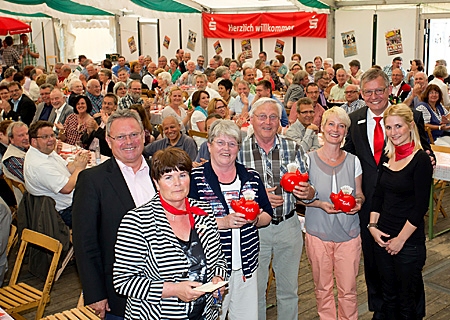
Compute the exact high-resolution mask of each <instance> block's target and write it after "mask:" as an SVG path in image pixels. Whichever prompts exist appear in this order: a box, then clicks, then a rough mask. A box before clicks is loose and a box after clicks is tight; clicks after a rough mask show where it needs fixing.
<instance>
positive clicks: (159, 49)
mask: <svg viewBox="0 0 450 320" xmlns="http://www.w3.org/2000/svg"><path fill="white" fill-rule="evenodd" d="M160 32H161V30H160V28H159V19H157V20H156V33H157V35H158V56H157V57H156V61H158V58H159V57H160V56H161V34H160Z"/></svg>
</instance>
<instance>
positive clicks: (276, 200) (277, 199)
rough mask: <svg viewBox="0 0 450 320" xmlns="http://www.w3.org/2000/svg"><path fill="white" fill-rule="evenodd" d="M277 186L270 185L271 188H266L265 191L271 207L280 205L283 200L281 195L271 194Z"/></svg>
mask: <svg viewBox="0 0 450 320" xmlns="http://www.w3.org/2000/svg"><path fill="white" fill-rule="evenodd" d="M277 188H278V187H272V188H266V192H267V197H268V198H269V201H270V204H271V205H272V208H276V207H279V206H282V205H283V203H284V201H283V197H282V196H279V195H276V194H273V193H272V192H275V190H276V189H277Z"/></svg>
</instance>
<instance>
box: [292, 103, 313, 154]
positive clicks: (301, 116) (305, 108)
mask: <svg viewBox="0 0 450 320" xmlns="http://www.w3.org/2000/svg"><path fill="white" fill-rule="evenodd" d="M294 106H295V107H296V108H295V109H296V111H297V121H295V122H294V123H293V124H292V125H291V126H290V127H289V129H287V130H286V133H285V136H286V138H289V139H292V140H294V141H295V142H297V144H299V145H301V146H302V148H303V150H304V151H305V152H309V151H313V150H317V149H319V147H320V145H319V139H318V137H317V133H318V132H319V128H318V127H317V126H316V125H315V124H314V123H312V122H313V120H314V113H315V112H314V107H313V101H312V100H311V99H310V98H301V99H300V100H298V101H297V102H296V103H295V104H294ZM295 109H292V110H291V112H294V110H295Z"/></svg>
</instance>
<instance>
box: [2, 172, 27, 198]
mask: <svg viewBox="0 0 450 320" xmlns="http://www.w3.org/2000/svg"><path fill="white" fill-rule="evenodd" d="M3 179H5V181H6V183H7V184H8V186H9V187H10V188H11V190H12V191H13V192H14V188H17V189H19V190H20V192H22V194H24V193H25V191H27V189H25V186H24V185H23V183H21V182H18V181H16V180H12V179H9V178H8V177H6V176H3Z"/></svg>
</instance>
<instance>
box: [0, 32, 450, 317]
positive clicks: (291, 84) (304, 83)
mask: <svg viewBox="0 0 450 320" xmlns="http://www.w3.org/2000/svg"><path fill="white" fill-rule="evenodd" d="M7 38H8V37H7ZM20 38H21V44H20V45H18V46H16V47H14V46H13V44H12V43H11V39H9V38H8V39H5V41H4V43H6V44H5V48H4V49H3V61H4V64H6V67H5V68H4V71H3V74H2V78H3V80H2V81H1V83H0V98H1V100H0V109H1V114H0V116H1V117H2V119H1V120H2V122H0V154H1V156H2V166H1V168H2V170H3V174H4V176H5V177H7V178H9V179H12V180H16V181H18V182H21V183H23V184H24V185H25V186H26V189H27V191H28V192H29V193H30V194H32V195H34V196H47V197H50V198H52V199H54V200H55V203H56V207H55V209H56V211H57V212H58V213H59V215H60V217H61V219H62V220H63V221H64V223H65V224H66V225H67V226H69V227H70V228H72V230H73V245H74V249H75V256H76V263H77V267H78V273H79V275H80V279H81V283H82V286H83V293H84V301H85V303H86V304H87V305H89V306H90V307H91V308H92V309H93V310H94V311H95V312H96V314H98V315H99V316H100V317H101V318H102V319H123V318H126V319H136V318H139V319H166V318H167V319H169V318H170V319H217V318H218V317H219V318H220V319H226V318H227V317H228V319H244V318H245V319H265V317H266V289H267V283H268V280H269V269H270V268H273V272H274V274H275V277H276V296H277V314H278V319H282V320H287V319H297V318H298V286H299V283H298V271H299V267H300V257H301V254H302V250H303V240H305V249H306V253H307V256H308V259H309V262H310V265H311V269H312V275H313V281H314V287H315V295H316V303H317V312H318V314H319V316H320V318H321V319H336V315H337V317H338V318H339V319H358V302H357V291H356V287H357V284H356V277H357V275H358V270H359V265H360V258H361V252H362V254H363V258H364V271H365V280H366V285H367V292H368V307H369V310H370V311H373V312H374V314H373V318H374V319H422V318H423V317H424V316H425V292H424V285H423V280H422V275H421V272H422V268H423V266H424V264H425V256H426V248H425V235H424V215H425V213H426V211H427V205H428V197H429V191H430V185H431V175H432V168H433V165H434V163H435V160H434V155H433V152H432V151H431V148H430V143H434V142H435V141H436V143H438V142H440V143H445V142H446V137H448V136H449V135H448V134H447V133H448V132H450V119H448V118H447V116H448V109H447V108H448V107H450V100H449V94H448V88H447V83H449V82H450V81H449V79H450V78H449V77H448V74H447V70H446V63H445V61H443V60H439V61H437V63H436V68H435V70H434V72H433V76H432V79H431V78H430V79H429V78H428V76H427V75H426V74H425V73H424V72H423V63H422V62H421V61H420V60H418V59H416V60H413V61H411V68H410V71H408V72H407V71H406V70H405V69H404V68H403V67H402V63H403V60H402V58H401V57H395V58H394V59H393V60H392V64H390V65H388V66H385V67H384V68H382V67H379V66H372V67H370V68H368V70H367V71H366V72H364V71H362V70H361V64H360V62H359V61H358V60H352V61H351V62H350V63H349V66H348V70H346V68H345V67H344V66H343V65H342V64H339V63H336V64H333V60H332V59H330V58H326V59H323V58H322V57H320V56H317V57H314V59H313V60H311V61H306V62H305V63H304V62H302V61H301V55H300V54H298V53H296V54H293V55H292V56H291V57H290V59H286V57H285V56H284V55H277V56H274V59H272V60H270V61H269V60H268V57H267V53H266V52H260V53H259V55H258V59H257V60H256V61H255V63H251V62H249V61H246V59H245V56H244V55H242V54H241V55H239V57H238V58H237V59H231V58H225V59H224V58H222V57H221V56H220V55H216V56H214V57H212V58H211V59H210V60H209V63H208V65H206V59H205V57H203V56H201V55H200V56H198V57H197V59H196V60H195V61H194V60H193V59H192V57H191V54H190V53H189V52H185V51H184V50H183V49H178V50H177V51H176V53H175V57H173V58H171V59H168V58H167V57H165V56H161V57H159V58H158V59H157V60H156V61H155V62H154V61H153V59H152V58H151V57H150V56H145V55H142V56H139V58H138V60H136V61H131V62H129V63H128V62H127V60H126V58H125V57H123V56H120V57H118V61H117V64H115V65H114V64H113V63H112V61H110V60H109V59H105V60H104V61H102V62H101V65H96V64H94V63H93V62H92V61H90V60H89V59H88V58H87V57H85V56H82V55H81V56H80V57H79V65H78V66H77V67H76V68H75V69H74V70H73V66H72V67H71V66H70V65H68V64H63V63H56V65H55V70H54V71H55V72H54V73H47V72H45V70H43V68H42V67H39V66H37V64H36V58H38V57H39V54H38V53H37V52H36V50H35V48H34V46H33V45H32V44H30V43H28V37H27V36H26V35H22V36H21V37H20ZM288 60H289V62H288ZM24 63H25V65H24ZM143 89H147V90H149V91H150V92H153V93H154V97H153V98H152V99H148V98H147V97H146V96H145V97H143V96H142V90H143ZM157 105H160V106H162V108H161V123H157V124H156V123H155V122H154V121H152V118H151V115H152V113H151V110H152V108H153V107H154V106H157ZM426 130H428V131H429V132H430V133H432V134H430V135H427V133H426ZM192 131H194V132H195V133H194V134H193V133H192ZM191 136H192V137H191ZM63 142H64V143H66V144H69V145H77V146H79V147H81V149H82V150H79V151H77V152H76V154H75V155H74V156H73V157H71V159H65V158H64V157H65V155H64V153H62V152H61V148H62V143H63ZM89 150H95V151H99V152H100V153H101V154H102V155H104V156H107V157H109V159H108V160H106V161H105V162H104V163H102V164H100V165H97V166H93V167H92V168H88V169H87V167H88V163H89V162H90V161H91V160H90V153H89ZM91 162H92V161H91ZM291 167H294V170H298V171H299V173H301V174H308V181H306V182H300V183H299V184H298V185H296V186H295V188H294V190H293V191H291V192H289V191H286V190H285V189H284V188H283V187H282V186H281V185H280V181H281V179H282V178H283V176H284V175H285V174H286V173H288V172H289V171H291ZM419 168H420V169H419ZM344 189H345V190H347V192H348V193H349V194H351V195H352V196H353V198H354V199H355V205H354V207H353V208H351V209H350V210H348V211H345V212H344V211H343V210H342V209H336V206H335V204H334V203H333V202H332V201H331V199H330V194H331V193H339V191H341V190H344ZM1 197H2V199H3V200H4V201H6V202H8V204H15V203H17V202H18V201H20V198H15V197H14V196H12V197H11V195H10V194H8V192H7V190H4V189H2V194H1ZM244 197H245V198H246V199H247V200H248V201H251V200H253V201H254V202H255V203H256V204H257V205H258V208H259V209H258V210H259V211H258V213H257V215H256V217H252V218H248V217H247V216H246V214H245V213H243V212H237V209H236V208H235V207H234V206H233V205H232V202H234V201H239V200H240V199H242V198H244ZM305 207H306V213H305V218H304V219H305V226H304V231H305V235H304V234H303V232H302V226H301V222H300V219H299V218H298V216H299V214H300V213H302V210H303V212H304V211H305ZM244 209H245V208H244ZM1 261H2V260H1V259H0V262H1ZM4 271H5V268H2V266H1V265H0V274H1V273H4ZM334 279H336V286H337V292H338V294H337V300H338V310H336V303H335V297H334V294H333V286H334ZM223 281H224V282H223ZM207 283H211V284H212V285H214V286H213V287H214V289H213V290H207V289H203V286H202V285H204V284H207Z"/></svg>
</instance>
